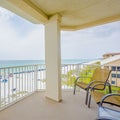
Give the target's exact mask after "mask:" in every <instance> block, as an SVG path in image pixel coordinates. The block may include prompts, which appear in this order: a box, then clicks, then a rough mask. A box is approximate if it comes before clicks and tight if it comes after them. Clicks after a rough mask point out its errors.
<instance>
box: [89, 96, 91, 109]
mask: <svg viewBox="0 0 120 120" xmlns="http://www.w3.org/2000/svg"><path fill="white" fill-rule="evenodd" d="M90 103H91V95H90V97H89V103H88V107H89V108H90Z"/></svg>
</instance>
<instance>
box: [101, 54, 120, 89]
mask: <svg viewBox="0 0 120 120" xmlns="http://www.w3.org/2000/svg"><path fill="white" fill-rule="evenodd" d="M112 55H113V56H112ZM106 56H107V55H106ZM101 65H102V66H104V67H107V68H109V69H111V70H112V72H111V75H110V78H109V82H110V83H111V84H112V85H115V86H119V87H120V54H118V55H115V54H111V56H110V57H108V58H106V59H104V60H102V61H101Z"/></svg>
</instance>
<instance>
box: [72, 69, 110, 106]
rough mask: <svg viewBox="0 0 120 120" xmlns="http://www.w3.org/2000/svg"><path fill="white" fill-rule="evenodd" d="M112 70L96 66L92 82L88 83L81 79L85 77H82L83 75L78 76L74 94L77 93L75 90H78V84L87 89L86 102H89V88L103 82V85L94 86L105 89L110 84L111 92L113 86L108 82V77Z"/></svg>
mask: <svg viewBox="0 0 120 120" xmlns="http://www.w3.org/2000/svg"><path fill="white" fill-rule="evenodd" d="M110 72H111V70H108V69H103V68H96V69H95V71H94V73H93V76H92V77H91V80H90V83H88V84H86V83H85V82H84V81H81V78H84V77H82V76H79V77H77V79H76V81H75V84H74V94H75V91H76V86H78V87H80V88H82V89H84V90H85V91H86V100H85V104H87V102H88V95H89V90H90V88H91V87H92V86H94V85H95V84H98V83H102V85H101V86H98V87H96V88H94V89H102V90H104V89H105V87H106V85H108V86H109V92H110V93H111V86H110V84H109V83H108V82H107V81H108V78H109V75H110ZM85 78H86V77H85Z"/></svg>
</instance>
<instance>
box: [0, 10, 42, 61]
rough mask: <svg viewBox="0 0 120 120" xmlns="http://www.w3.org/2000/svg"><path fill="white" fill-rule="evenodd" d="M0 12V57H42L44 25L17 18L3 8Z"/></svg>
mask: <svg viewBox="0 0 120 120" xmlns="http://www.w3.org/2000/svg"><path fill="white" fill-rule="evenodd" d="M0 13H1V15H0V56H1V58H0V59H1V60H5V59H18V60H20V59H31V60H32V59H44V27H43V26H42V25H37V26H36V25H33V24H31V23H29V22H26V21H25V20H23V19H21V18H20V17H19V18H17V16H16V15H14V14H12V13H11V12H9V11H7V10H5V9H3V8H0ZM15 18H17V20H18V19H19V20H18V21H15V20H16V19H15ZM20 20H21V21H22V22H19V21H20ZM24 23H26V24H24ZM16 24H17V25H16ZM23 25H24V26H23ZM26 31H27V32H26ZM24 32H25V33H24Z"/></svg>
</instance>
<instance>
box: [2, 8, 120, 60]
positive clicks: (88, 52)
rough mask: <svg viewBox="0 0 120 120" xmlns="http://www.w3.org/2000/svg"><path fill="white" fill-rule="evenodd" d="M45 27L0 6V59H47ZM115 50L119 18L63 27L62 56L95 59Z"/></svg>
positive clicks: (119, 37)
mask: <svg viewBox="0 0 120 120" xmlns="http://www.w3.org/2000/svg"><path fill="white" fill-rule="evenodd" d="M44 29H45V27H44V26H43V25H42V24H33V23H31V22H29V21H27V20H25V19H23V18H21V17H19V16H17V15H16V14H14V13H12V12H10V11H8V10H6V9H4V8H0V60H41V59H45V46H44V45H45V44H44V43H45V40H44V39H45V37H44V34H45V33H44ZM113 52H120V21H118V22H113V23H110V24H105V25H101V26H97V27H91V28H87V29H82V30H77V31H61V58H62V59H96V58H102V55H103V54H105V53H113Z"/></svg>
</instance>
